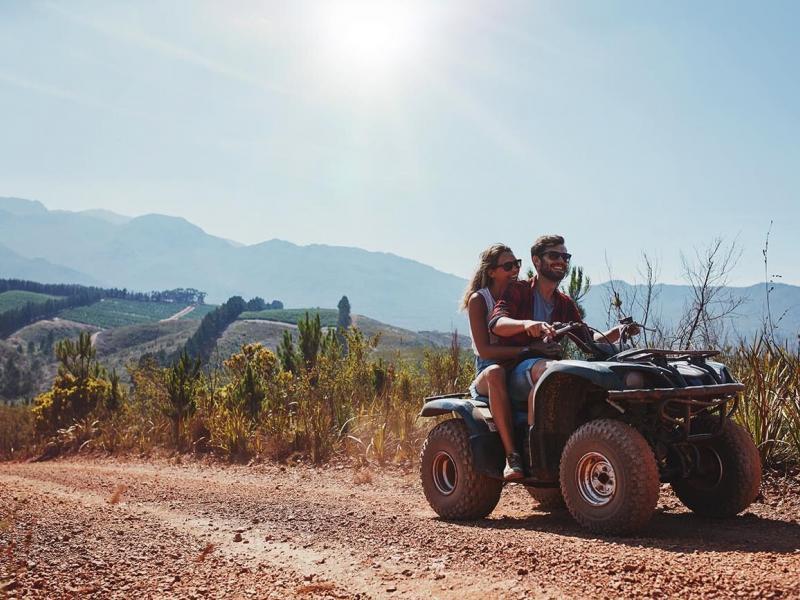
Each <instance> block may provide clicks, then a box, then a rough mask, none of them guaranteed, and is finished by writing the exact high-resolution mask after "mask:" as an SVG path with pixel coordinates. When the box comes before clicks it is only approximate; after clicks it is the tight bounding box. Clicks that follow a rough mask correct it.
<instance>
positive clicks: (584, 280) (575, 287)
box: [567, 267, 592, 319]
mask: <svg viewBox="0 0 800 600" xmlns="http://www.w3.org/2000/svg"><path fill="white" fill-rule="evenodd" d="M591 286H592V280H591V279H589V277H588V276H585V277H584V275H583V267H572V268H571V269H570V270H569V286H568V287H567V294H569V297H570V298H572V300H573V301H574V302H575V305H576V306H577V307H578V313H579V314H580V315H581V319H583V318H584V317H585V316H586V309H584V308H583V304H582V302H581V301H582V300H583V298H584V297H585V296H586V294H588V293H589V289H590V288H591Z"/></svg>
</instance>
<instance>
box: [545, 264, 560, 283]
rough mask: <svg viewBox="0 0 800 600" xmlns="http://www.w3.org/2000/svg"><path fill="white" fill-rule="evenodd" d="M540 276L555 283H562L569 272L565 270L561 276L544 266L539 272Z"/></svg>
mask: <svg viewBox="0 0 800 600" xmlns="http://www.w3.org/2000/svg"><path fill="white" fill-rule="evenodd" d="M539 276H540V277H544V278H545V279H549V280H550V281H552V282H553V283H561V280H562V279H564V277H566V276H567V271H566V270H565V271H564V272H563V273H561V274H559V273H556V272H555V271H553V270H552V269H548V268H547V267H545V266H544V265H542V268H541V270H540V271H539Z"/></svg>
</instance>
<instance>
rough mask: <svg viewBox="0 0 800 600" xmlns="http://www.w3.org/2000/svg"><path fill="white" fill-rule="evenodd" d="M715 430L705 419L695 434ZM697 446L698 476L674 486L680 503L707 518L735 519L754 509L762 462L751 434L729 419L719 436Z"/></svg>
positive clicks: (696, 428)
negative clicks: (742, 513) (748, 509)
mask: <svg viewBox="0 0 800 600" xmlns="http://www.w3.org/2000/svg"><path fill="white" fill-rule="evenodd" d="M712 428H713V423H712V422H711V420H709V419H705V420H702V421H699V422H698V424H697V426H696V427H695V428H693V433H694V432H695V431H696V432H700V433H705V432H710V431H711V430H712ZM694 445H695V447H696V448H697V450H698V453H697V457H698V462H699V464H698V465H697V471H698V472H696V473H694V474H693V475H692V476H691V477H689V478H687V479H680V480H677V481H674V482H673V483H672V489H673V490H674V491H675V495H676V496H678V498H680V501H681V502H683V503H684V505H686V507H687V508H689V509H691V510H692V511H693V512H695V513H697V514H698V515H702V516H704V517H732V516H734V515H737V514H739V513H740V512H742V511H743V510H744V509H746V508H747V507H748V506H750V505H751V504H752V503H753V501H754V500H755V499H756V496H758V492H759V489H760V488H761V458H760V457H759V455H758V449H757V448H756V445H755V444H754V443H753V438H752V437H750V434H749V433H748V432H747V430H746V429H745V428H744V427H742V426H741V425H737V424H736V423H734V422H733V421H731V420H730V419H726V420H725V422H724V423H723V425H722V430H721V432H720V435H719V436H717V437H714V438H711V439H709V440H706V441H703V442H697V443H695V444H694Z"/></svg>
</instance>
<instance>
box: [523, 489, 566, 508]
mask: <svg viewBox="0 0 800 600" xmlns="http://www.w3.org/2000/svg"><path fill="white" fill-rule="evenodd" d="M525 489H526V490H528V493H529V494H530V495H531V498H533V499H534V500H536V503H537V504H538V505H539V508H540V509H542V510H557V509H559V508H564V506H566V505H565V504H564V496H563V495H562V494H561V489H560V488H557V487H554V488H539V487H531V486H525Z"/></svg>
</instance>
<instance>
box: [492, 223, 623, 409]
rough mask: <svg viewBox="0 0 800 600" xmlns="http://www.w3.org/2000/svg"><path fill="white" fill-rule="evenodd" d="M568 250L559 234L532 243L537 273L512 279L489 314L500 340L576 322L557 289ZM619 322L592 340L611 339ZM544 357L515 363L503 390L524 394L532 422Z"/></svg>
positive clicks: (516, 341)
mask: <svg viewBox="0 0 800 600" xmlns="http://www.w3.org/2000/svg"><path fill="white" fill-rule="evenodd" d="M571 258H572V255H571V254H569V253H568V252H567V248H566V246H565V245H564V238H563V237H562V236H560V235H543V236H541V237H540V238H538V239H537V240H536V241H535V242H534V244H533V246H532V247H531V260H532V261H533V266H534V268H535V269H536V276H534V277H533V279H530V280H528V281H512V282H511V283H509V285H508V287H507V288H506V291H505V292H504V294H503V296H502V298H501V299H500V300H498V302H497V303H496V304H495V306H494V310H492V314H491V315H490V316H489V330H490V331H491V332H492V333H494V334H495V335H497V336H499V337H502V338H505V339H504V341H503V343H504V344H506V345H514V346H527V345H528V344H530V343H531V338H534V339H536V340H540V341H544V342H546V341H548V336H552V335H553V333H554V332H555V329H554V328H553V326H552V325H551V324H552V323H556V322H561V323H567V322H578V321H581V316H580V313H579V312H578V307H577V305H576V304H575V302H574V301H573V300H572V298H570V297H569V296H567V295H566V294H564V293H562V292H561V291H559V289H558V285H559V284H560V283H561V280H562V279H564V277H566V276H567V273H568V272H569V262H570V259H571ZM620 334H621V327H614V328H613V329H611V330H610V331H608V332H606V333H605V334H595V338H596V339H602V340H603V341H607V342H615V341H617V340H618V339H619V337H620ZM560 349H561V348H560V346H559V345H558V344H556V343H555V342H553V343H551V344H548V345H546V346H545V351H544V352H543V353H544V354H545V355H546V356H549V357H556V356H560ZM552 362H553V361H552V359H548V358H527V359H524V360H522V361H520V362H519V364H517V365H516V366H515V367H514V368H513V370H511V371H510V374H509V376H508V392H509V396H510V398H511V399H512V400H516V401H518V402H519V401H521V400H522V399H524V398H527V399H528V424H529V425H532V424H533V389H534V387H535V385H536V382H537V381H538V380H539V378H540V377H541V376H542V373H544V372H545V370H546V369H547V367H548V366H549V365H550V364H551V363H552Z"/></svg>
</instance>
